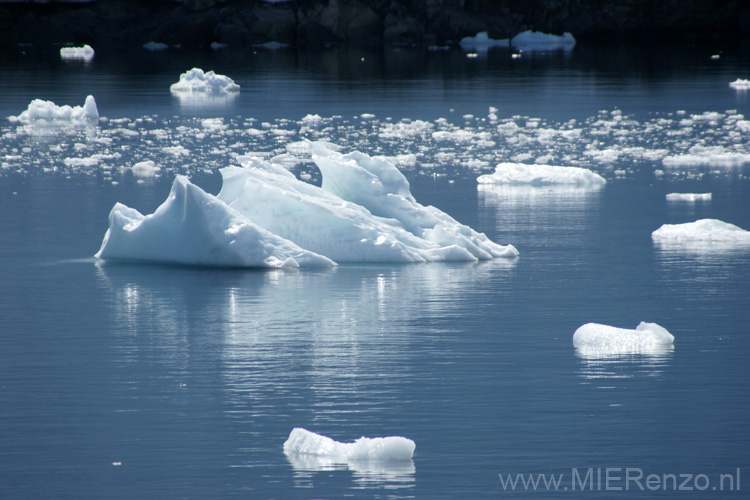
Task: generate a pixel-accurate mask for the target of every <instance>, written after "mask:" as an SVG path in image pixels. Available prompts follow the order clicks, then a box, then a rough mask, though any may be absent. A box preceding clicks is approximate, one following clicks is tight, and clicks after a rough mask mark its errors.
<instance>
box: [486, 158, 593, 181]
mask: <svg viewBox="0 0 750 500" xmlns="http://www.w3.org/2000/svg"><path fill="white" fill-rule="evenodd" d="M477 182H478V183H479V184H500V185H511V186H513V185H528V186H554V185H564V186H576V187H599V186H603V185H604V184H606V183H607V181H606V179H605V178H604V177H602V176H601V175H599V174H597V173H596V172H593V171H591V170H588V169H585V168H581V167H563V166H555V165H526V164H524V163H510V162H503V163H499V164H498V165H497V166H496V167H495V172H494V173H491V174H485V175H480V176H479V177H478V178H477Z"/></svg>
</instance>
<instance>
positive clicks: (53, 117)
mask: <svg viewBox="0 0 750 500" xmlns="http://www.w3.org/2000/svg"><path fill="white" fill-rule="evenodd" d="M8 120H10V122H11V123H17V124H21V125H38V126H67V125H96V124H97V123H98V122H99V110H98V109H97V107H96V100H95V99H94V96H91V95H90V96H88V97H86V101H85V103H84V105H83V106H72V107H71V106H68V105H67V104H66V105H63V106H58V105H56V104H55V103H54V102H52V101H45V100H43V99H34V100H33V101H31V103H30V104H29V107H28V108H27V109H26V111H24V112H22V113H21V114H20V115H18V116H9V117H8Z"/></svg>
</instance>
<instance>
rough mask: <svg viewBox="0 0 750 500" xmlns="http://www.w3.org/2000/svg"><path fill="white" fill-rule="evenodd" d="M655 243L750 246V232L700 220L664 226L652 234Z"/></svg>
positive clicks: (722, 223)
mask: <svg viewBox="0 0 750 500" xmlns="http://www.w3.org/2000/svg"><path fill="white" fill-rule="evenodd" d="M651 238H652V239H653V240H654V242H655V243H660V244H662V243H663V244H668V245H669V244H687V245H689V244H691V243H704V244H706V243H708V244H715V245H732V246H735V245H740V246H745V245H747V246H750V231H745V230H744V229H742V228H739V227H737V226H735V225H734V224H729V223H728V222H724V221H720V220H718V219H700V220H697V221H695V222H687V223H685V224H664V225H663V226H661V227H660V228H659V229H657V230H656V231H654V232H653V233H651Z"/></svg>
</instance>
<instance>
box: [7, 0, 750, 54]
mask: <svg viewBox="0 0 750 500" xmlns="http://www.w3.org/2000/svg"><path fill="white" fill-rule="evenodd" d="M526 30H534V31H541V32H544V33H553V34H562V33H563V32H570V33H572V34H573V35H574V36H575V38H576V39H577V40H579V41H590V42H596V43H602V42H610V43H613V42H620V41H631V40H649V41H676V42H679V43H683V42H689V43H701V42H710V43H721V44H735V43H739V42H741V41H743V40H748V39H750V6H749V5H747V3H746V2H743V1H742V0H709V1H706V0H679V1H666V0H665V1H653V0H651V1H649V0H601V1H591V0H525V1H519V0H372V1H367V2H365V1H361V0H291V1H284V2H263V1H257V0H225V1H220V0H183V1H182V2H176V1H167V0H93V1H90V2H85V3H66V2H55V1H54V0H52V1H48V2H46V3H39V2H37V1H30V2H27V3H0V32H2V33H3V36H2V41H0V47H2V48H8V47H11V46H15V45H17V44H21V43H32V44H46V43H73V44H91V45H94V46H100V47H101V46H111V45H143V44H144V43H147V42H152V41H153V42H160V43H165V44H167V45H181V46H185V47H201V46H203V47H207V46H209V45H210V44H211V43H222V44H228V45H231V46H251V45H256V44H263V43H267V42H278V43H282V44H288V45H291V46H296V47H315V46H324V45H331V44H338V43H349V44H359V45H368V46H378V45H399V44H410V45H411V44H416V45H445V44H452V43H457V42H458V41H459V40H460V39H461V38H463V37H466V36H474V35H476V34H477V33H479V32H483V31H484V32H487V33H488V34H489V36H490V37H491V38H495V39H504V38H511V37H513V36H515V35H516V34H518V33H521V32H523V31H526Z"/></svg>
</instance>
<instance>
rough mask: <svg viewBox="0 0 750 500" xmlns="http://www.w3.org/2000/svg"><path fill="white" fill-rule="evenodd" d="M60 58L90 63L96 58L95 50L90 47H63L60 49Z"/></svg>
mask: <svg viewBox="0 0 750 500" xmlns="http://www.w3.org/2000/svg"><path fill="white" fill-rule="evenodd" d="M60 57H61V58H62V59H66V60H71V59H74V60H82V61H90V60H92V59H93V58H94V49H93V48H91V46H90V45H84V46H83V47H63V48H61V49H60Z"/></svg>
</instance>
